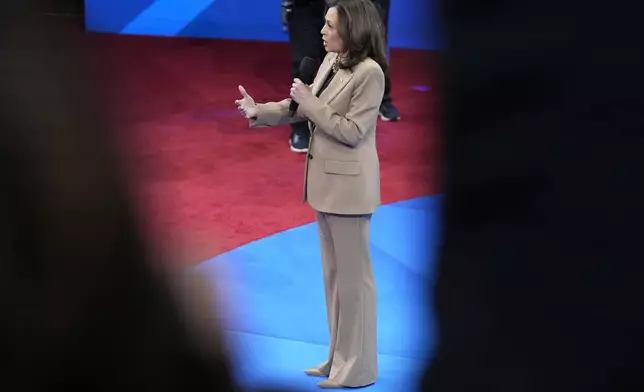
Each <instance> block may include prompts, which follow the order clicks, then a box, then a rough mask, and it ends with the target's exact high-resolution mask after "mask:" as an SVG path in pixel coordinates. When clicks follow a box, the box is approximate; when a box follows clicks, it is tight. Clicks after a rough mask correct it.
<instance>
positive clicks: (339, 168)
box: [324, 159, 361, 176]
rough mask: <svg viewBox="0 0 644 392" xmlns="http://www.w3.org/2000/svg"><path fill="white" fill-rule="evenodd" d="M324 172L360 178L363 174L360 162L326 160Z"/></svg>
mask: <svg viewBox="0 0 644 392" xmlns="http://www.w3.org/2000/svg"><path fill="white" fill-rule="evenodd" d="M324 172H325V173H327V174H339V175H343V176H358V175H360V172H361V168H360V162H346V161H332V160H329V159H326V160H325V161H324Z"/></svg>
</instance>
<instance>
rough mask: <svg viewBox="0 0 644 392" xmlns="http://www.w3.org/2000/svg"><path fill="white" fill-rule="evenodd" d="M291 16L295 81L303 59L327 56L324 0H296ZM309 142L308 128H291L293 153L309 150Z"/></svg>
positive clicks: (289, 34) (292, 59)
mask: <svg viewBox="0 0 644 392" xmlns="http://www.w3.org/2000/svg"><path fill="white" fill-rule="evenodd" d="M292 9H293V11H292V16H291V18H290V21H289V25H288V38H289V44H290V46H291V64H292V75H293V78H297V77H299V76H300V75H299V73H300V72H299V68H300V63H301V62H302V59H303V58H304V57H311V58H313V59H315V60H317V61H318V63H321V62H322V60H323V59H324V56H325V55H326V51H325V50H324V46H323V44H322V36H321V34H320V30H322V27H323V26H324V9H325V1H324V0H299V1H298V0H296V1H294V2H293V8H292ZM309 139H310V131H309V125H308V123H307V122H299V123H295V124H293V125H291V136H290V137H289V144H290V146H291V150H292V151H294V152H300V153H304V152H307V151H308V147H309Z"/></svg>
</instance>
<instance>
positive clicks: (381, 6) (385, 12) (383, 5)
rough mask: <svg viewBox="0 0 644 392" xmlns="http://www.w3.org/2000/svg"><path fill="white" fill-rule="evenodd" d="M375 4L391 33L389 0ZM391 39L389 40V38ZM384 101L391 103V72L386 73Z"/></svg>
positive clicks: (381, 0)
mask: <svg viewBox="0 0 644 392" xmlns="http://www.w3.org/2000/svg"><path fill="white" fill-rule="evenodd" d="M373 2H374V4H376V6H377V7H378V10H379V11H380V15H381V16H382V20H383V22H384V24H385V32H386V33H387V36H388V35H389V0H373ZM387 41H389V40H387ZM382 102H383V103H391V81H390V80H389V72H386V73H385V95H384V96H383V97H382Z"/></svg>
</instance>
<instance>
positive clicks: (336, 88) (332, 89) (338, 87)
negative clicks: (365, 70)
mask: <svg viewBox="0 0 644 392" xmlns="http://www.w3.org/2000/svg"><path fill="white" fill-rule="evenodd" d="M351 78H353V72H351V71H348V70H346V69H339V70H338V73H337V74H336V75H335V76H334V77H333V80H331V83H330V84H329V87H327V88H326V90H324V91H323V92H322V94H321V95H320V98H321V99H322V100H323V101H324V102H326V103H329V102H331V101H333V99H334V98H335V97H336V96H337V95H338V94H340V92H342V90H343V89H344V88H345V87H346V86H347V84H349V81H350V80H351Z"/></svg>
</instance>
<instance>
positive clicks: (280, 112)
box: [249, 98, 306, 128]
mask: <svg viewBox="0 0 644 392" xmlns="http://www.w3.org/2000/svg"><path fill="white" fill-rule="evenodd" d="M290 104H291V99H290V98H289V99H284V100H282V101H279V102H267V103H259V104H257V109H258V113H257V117H256V118H252V119H250V120H249V125H250V127H251V128H258V127H273V126H276V125H283V124H291V123H295V122H300V121H305V120H306V119H305V118H304V117H302V116H301V115H300V110H299V109H298V111H297V113H295V116H293V117H291V116H289V110H288V108H289V105H290Z"/></svg>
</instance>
